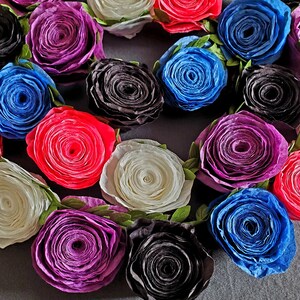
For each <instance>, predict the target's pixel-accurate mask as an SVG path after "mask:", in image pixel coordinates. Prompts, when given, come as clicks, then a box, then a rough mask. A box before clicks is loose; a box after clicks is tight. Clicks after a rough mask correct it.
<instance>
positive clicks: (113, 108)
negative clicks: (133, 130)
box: [87, 59, 164, 129]
mask: <svg viewBox="0 0 300 300" xmlns="http://www.w3.org/2000/svg"><path fill="white" fill-rule="evenodd" d="M87 93H88V96H89V104H90V108H91V109H92V110H93V111H94V112H95V113H96V114H98V115H100V116H103V117H105V118H106V119H108V120H109V122H110V125H111V126H113V127H117V128H123V129H127V128H130V127H131V126H136V125H142V124H144V123H147V122H151V121H153V120H155V119H156V118H157V117H158V115H159V113H160V112H161V110H162V107H163V103H164V100H163V96H162V92H161V89H160V87H159V84H158V82H157V80H156V78H155V77H154V76H153V74H152V73H151V72H150V71H149V70H148V69H147V68H145V67H143V66H142V67H139V66H137V65H135V64H134V63H131V62H125V61H121V60H117V59H102V60H100V61H97V62H95V63H94V64H93V65H92V71H91V73H90V74H89V76H88V78H87Z"/></svg>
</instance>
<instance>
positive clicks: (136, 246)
mask: <svg viewBox="0 0 300 300" xmlns="http://www.w3.org/2000/svg"><path fill="white" fill-rule="evenodd" d="M128 233H129V241H130V253H129V258H128V264H127V268H126V280H127V283H128V285H129V286H130V288H131V289H132V290H133V291H134V292H135V293H136V294H138V296H139V297H141V298H143V299H156V300H163V299H166V300H167V299H180V300H191V299H196V298H197V296H198V295H199V294H200V293H201V292H202V291H203V290H204V289H205V288H206V287H207V285H208V283H209V280H210V278H211V276H212V274H213V270H214V261H213V259H212V258H211V256H210V255H209V254H208V253H207V251H206V250H205V249H204V248H203V246H202V245H201V243H200V242H199V241H198V240H197V238H196V236H195V234H194V229H191V228H190V227H187V226H184V225H183V224H180V223H170V222H164V221H157V220H144V219H140V220H138V221H137V222H136V223H135V225H134V226H133V227H132V228H130V229H129V230H128Z"/></svg>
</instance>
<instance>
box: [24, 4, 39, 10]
mask: <svg viewBox="0 0 300 300" xmlns="http://www.w3.org/2000/svg"><path fill="white" fill-rule="evenodd" d="M39 5H40V3H39V2H37V3H35V4H31V5H28V6H26V10H30V11H32V10H35V9H36V8H37V7H38V6H39Z"/></svg>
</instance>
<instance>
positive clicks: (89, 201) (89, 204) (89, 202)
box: [61, 196, 128, 212]
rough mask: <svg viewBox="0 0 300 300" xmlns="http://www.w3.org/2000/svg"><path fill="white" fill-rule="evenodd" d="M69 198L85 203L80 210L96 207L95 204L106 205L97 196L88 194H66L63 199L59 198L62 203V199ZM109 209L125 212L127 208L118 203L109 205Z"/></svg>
mask: <svg viewBox="0 0 300 300" xmlns="http://www.w3.org/2000/svg"><path fill="white" fill-rule="evenodd" d="M70 199H78V200H80V201H82V202H84V203H85V206H83V207H82V208H81V210H88V209H90V208H93V207H96V206H103V205H107V203H106V202H105V201H104V200H102V199H99V198H95V197H90V196H67V197H65V198H64V199H62V200H61V203H62V204H64V201H67V200H70ZM109 210H113V211H116V212H127V211H128V209H126V208H125V207H123V206H119V205H110V206H109Z"/></svg>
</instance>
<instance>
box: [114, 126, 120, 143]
mask: <svg viewBox="0 0 300 300" xmlns="http://www.w3.org/2000/svg"><path fill="white" fill-rule="evenodd" d="M115 132H116V141H117V142H119V141H120V132H121V130H120V128H118V129H116V130H115Z"/></svg>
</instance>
